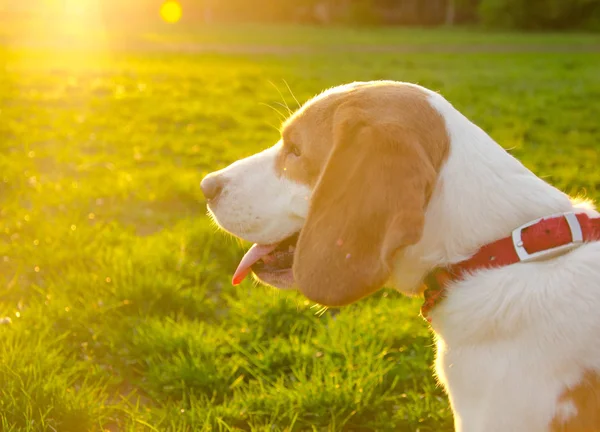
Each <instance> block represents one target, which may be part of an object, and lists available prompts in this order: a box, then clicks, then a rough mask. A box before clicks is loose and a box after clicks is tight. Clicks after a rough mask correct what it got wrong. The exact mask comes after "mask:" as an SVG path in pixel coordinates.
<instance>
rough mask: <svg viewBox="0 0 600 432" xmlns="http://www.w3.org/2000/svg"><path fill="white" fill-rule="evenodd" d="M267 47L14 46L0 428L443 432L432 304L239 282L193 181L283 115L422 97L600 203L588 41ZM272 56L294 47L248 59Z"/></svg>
mask: <svg viewBox="0 0 600 432" xmlns="http://www.w3.org/2000/svg"><path fill="white" fill-rule="evenodd" d="M255 31H256V32H257V33H253V32H252V31H248V32H244V31H241V30H240V29H239V28H238V29H236V30H233V31H230V32H227V31H225V30H223V29H219V30H218V31H216V30H215V32H216V33H215V34H217V35H218V34H222V35H226V36H223V37H222V39H219V38H218V37H216V36H213V37H212V39H211V38H209V37H208V36H206V35H209V34H210V32H209V31H204V33H202V34H201V35H200V36H197V35H188V34H186V35H182V34H175V33H170V34H167V35H163V36H160V35H159V36H160V37H159V36H155V35H154V36H153V35H147V36H145V37H144V38H142V39H144V40H146V41H147V42H148V41H150V42H151V40H152V39H153V38H155V39H156V38H158V39H160V38H163V39H168V40H169V41H170V43H171V44H177V43H183V42H186V41H187V43H188V44H189V43H192V42H193V43H194V44H202V43H209V42H210V43H216V42H218V43H219V44H221V45H224V46H225V45H228V44H230V45H232V46H233V45H234V46H236V47H237V53H235V54H233V53H218V52H213V53H201V52H190V50H188V49H185V47H182V50H180V51H183V52H177V51H178V50H177V49H173V46H171V48H170V49H169V50H168V51H169V52H163V51H161V46H162V45H160V44H157V45H156V47H155V49H147V48H148V47H152V46H153V45H152V44H151V43H150V42H148V43H149V45H147V46H146V49H145V50H143V51H140V52H136V51H135V50H133V49H121V50H117V51H115V52H113V53H111V54H109V53H106V52H102V51H99V50H95V51H90V52H87V53H85V54H82V52H80V51H69V50H68V49H65V50H63V51H61V52H48V51H45V50H44V49H41V48H36V47H35V46H34V47H31V46H30V47H29V48H23V47H21V48H19V49H16V48H14V46H13V47H10V46H5V47H4V49H2V50H1V51H0V64H3V65H4V67H3V68H0V152H1V153H0V317H5V318H3V319H2V320H1V321H0V322H1V324H0V383H1V385H0V430H2V431H7V432H8V431H59V432H70V431H73V432H82V431H102V430H105V431H111V432H115V431H209V430H214V431H217V430H219V431H220V430H222V431H232V430H253V431H263V430H269V431H307V430H317V431H328V430H331V431H338V430H344V431H392V430H397V431H421V432H423V431H440V432H443V431H450V430H452V419H451V413H450V410H449V407H448V403H447V399H446V397H445V395H444V393H443V391H442V390H441V389H440V388H438V387H437V386H436V383H435V381H434V379H433V378H432V374H431V364H432V360H433V349H432V339H431V337H430V335H429V333H428V329H427V326H426V323H425V322H424V321H423V320H422V319H421V318H419V317H418V309H419V304H420V302H419V300H418V299H407V298H403V297H401V296H400V295H398V294H397V293H395V292H392V291H390V290H383V291H381V292H379V293H378V294H376V295H374V296H372V297H371V298H369V299H366V300H364V301H361V302H359V303H358V304H355V305H353V306H349V307H346V308H343V309H341V310H329V311H326V312H324V313H322V314H321V313H320V312H319V309H318V308H315V307H314V305H313V304H311V303H310V302H308V301H306V300H305V299H304V298H302V297H301V296H300V295H297V294H295V293H281V292H275V291H274V290H271V289H268V288H264V287H257V286H254V285H253V284H252V283H251V282H245V283H243V284H242V285H241V286H239V287H232V286H230V277H231V274H232V271H233V270H234V269H235V267H236V264H237V261H238V259H239V258H240V257H241V254H242V253H243V249H244V248H245V247H247V245H242V244H240V243H238V242H237V241H234V240H232V239H231V238H229V237H226V236H224V235H221V234H217V233H216V230H215V228H214V227H213V226H211V224H210V222H209V219H208V218H207V217H206V215H205V204H204V202H203V199H202V197H201V195H200V193H199V181H200V179H201V178H202V177H203V175H204V174H206V173H208V172H210V171H212V170H215V169H218V168H221V167H223V166H225V165H227V164H228V163H230V162H232V161H234V160H236V159H238V158H240V157H243V156H247V155H250V154H252V153H253V152H255V151H257V150H259V149H261V148H263V147H266V146H268V145H270V144H272V143H273V142H275V141H276V140H277V139H278V132H277V127H278V126H279V124H280V122H281V117H280V115H279V114H278V113H277V112H276V110H279V111H281V113H282V114H285V113H286V110H285V108H283V107H282V106H281V104H283V103H284V102H283V101H284V100H285V103H287V104H288V105H289V106H290V107H292V108H294V107H296V106H297V105H296V102H295V98H297V99H298V100H299V101H301V102H302V101H305V100H307V99H308V98H309V97H311V96H312V95H314V94H315V93H317V92H319V91H321V90H322V89H324V88H326V87H328V86H332V85H337V84H340V83H344V82H348V81H353V80H369V79H384V78H385V79H396V80H403V81H412V82H417V83H420V84H422V85H425V86H427V87H430V88H432V89H435V90H439V91H441V92H442V93H443V94H444V95H445V96H446V97H447V98H448V99H449V100H451V101H452V102H453V103H454V104H455V106H456V107H457V108H458V109H460V110H461V111H462V112H464V113H465V114H466V115H467V116H469V117H470V118H471V119H472V120H474V121H475V122H476V123H477V124H479V125H480V126H482V127H483V128H484V129H486V130H487V131H488V132H489V133H490V134H491V135H492V136H493V137H494V138H495V139H496V140H497V141H499V142H500V143H501V144H502V145H503V146H504V147H505V148H507V149H511V152H512V153H513V154H514V155H516V156H517V157H519V158H520V159H521V160H523V161H524V163H525V164H526V165H527V166H528V167H529V168H531V169H532V170H533V171H534V172H535V173H536V174H538V175H540V176H542V177H544V178H545V179H546V180H547V181H549V182H551V183H553V184H555V185H557V186H558V187H560V188H561V189H562V190H564V191H566V192H568V193H571V194H578V193H585V194H587V196H588V197H590V198H593V199H598V198H600V170H599V169H598V163H599V157H598V150H599V149H600V124H599V119H600V79H599V77H600V76H599V72H598V71H599V70H600V50H598V49H597V48H598V46H600V37H599V36H597V35H596V36H594V35H564V36H560V35H547V36H546V35H510V36H509V37H508V39H506V37H504V36H502V35H498V34H489V33H477V32H474V31H470V32H467V31H460V32H456V33H452V32H448V31H439V32H436V31H428V32H425V31H424V30H414V31H412V32H411V31H409V30H398V31H393V30H385V31H376V32H375V33H374V35H375V36H373V38H374V39H372V37H371V35H370V34H369V32H368V30H363V31H362V32H361V33H360V34H358V36H354V39H352V38H351V37H349V36H348V37H344V33H343V32H345V31H346V30H339V29H338V30H331V29H309V30H307V29H298V28H294V29H290V30H289V32H287V33H286V32H285V31H284V30H282V28H281V27H278V28H260V29H255ZM219 32H221V33H219ZM346 32H347V31H346ZM247 34H248V35H249V36H247ZM282 34H283V36H281V35H282ZM424 34H426V36H423V37H425V38H426V39H425V42H424V41H423V40H422V35H424ZM253 35H254V36H253ZM257 35H258V36H257ZM336 35H337V36H336ZM420 35H421V36H420ZM361 38H362V39H361ZM449 40H450V41H451V42H452V44H453V45H454V50H453V52H440V51H443V50H437V49H436V47H439V46H443V45H446V44H448V43H449V42H448V41H449ZM340 41H342V42H343V44H341V42H340ZM360 41H371V42H372V43H371V44H372V45H373V46H377V45H389V46H392V45H395V44H398V43H403V44H405V45H406V46H413V47H417V46H420V45H419V44H421V45H423V46H424V47H425V48H424V52H418V51H419V50H418V49H417V48H415V50H414V51H415V52H410V53H407V52H394V51H393V50H390V51H386V52H372V51H369V50H360V49H355V48H356V46H358V45H362V44H363V43H362V42H360ZM365 43H366V42H365ZM257 44H258V45H268V46H271V47H279V49H280V52H279V53H277V52H273V53H272V54H262V55H259V54H256V53H254V52H247V53H244V52H243V51H244V50H243V49H242V48H243V47H244V46H248V45H252V46H254V47H255V46H256V45H257ZM474 44H475V45H479V46H482V47H490V46H494V45H498V44H502V45H503V47H504V48H503V50H502V52H495V53H494V52H493V51H494V50H493V49H490V52H489V53H486V49H480V50H478V51H477V52H472V47H473V45H474ZM507 44H508V45H507ZM290 45H292V46H293V45H301V46H303V47H309V48H311V52H310V53H307V52H298V53H293V52H291V53H290V52H287V51H286V47H289V46H290ZM581 45H585V47H586V50H583V52H581V50H577V49H575V48H574V49H573V50H572V52H570V50H569V49H568V48H569V47H577V46H579V47H581ZM186 46H187V45H186ZM523 46H526V47H527V46H529V47H530V48H529V49H528V52H519V51H520V50H519V49H517V48H518V47H523ZM175 47H177V45H175ZM240 47H242V48H240ZM461 47H463V48H464V50H461ZM511 47H515V50H514V51H515V52H511ZM557 47H559V48H560V49H557ZM192 51H195V50H192ZM213 51H218V50H216V49H213ZM274 51H276V50H274ZM536 51H539V52H536ZM554 51H556V52H554ZM282 54H286V55H282ZM284 80H285V82H284ZM285 83H287V84H285ZM287 85H289V87H290V88H291V89H292V90H293V92H294V95H295V97H294V96H292V95H291V94H290V92H289V91H288V87H287ZM269 106H271V107H269ZM272 108H275V109H272Z"/></svg>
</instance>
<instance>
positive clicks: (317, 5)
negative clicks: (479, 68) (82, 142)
mask: <svg viewBox="0 0 600 432" xmlns="http://www.w3.org/2000/svg"><path fill="white" fill-rule="evenodd" d="M165 4H167V5H170V6H166V8H167V9H170V10H171V12H170V13H171V14H172V15H171V16H170V17H169V18H170V19H171V20H178V19H179V18H177V15H178V13H177V12H176V9H181V10H183V11H185V12H184V13H183V15H182V16H181V22H182V23H184V24H188V25H193V24H208V23H232V22H238V23H240V22H262V23H275V22H276V23H303V24H320V25H331V24H352V25H374V24H380V25H421V26H423V25H424V26H439V25H460V24H481V25H483V26H485V27H490V28H493V27H503V28H516V29H589V30H591V29H596V30H597V29H599V28H600V6H599V4H600V2H599V1H598V0H298V1H292V0H253V1H247V0H227V1H221V0H178V1H172V2H164V1H161V0H128V1H123V0H101V1H98V0H22V1H18V2H16V1H14V0H2V2H1V3H0V11H2V15H3V19H4V20H7V21H8V22H11V21H15V20H19V19H30V18H33V17H35V16H43V15H46V16H48V15H50V16H52V15H57V16H60V15H63V14H67V15H79V16H82V15H91V14H94V15H100V16H102V19H103V20H104V22H105V23H106V24H107V25H108V26H126V27H131V26H145V25H151V24H152V23H153V22H155V21H156V20H157V19H158V16H157V10H158V9H160V8H161V7H163V8H165V6H164V5H165ZM165 11H166V9H165ZM165 13H167V14H169V12H168V11H166V12H165Z"/></svg>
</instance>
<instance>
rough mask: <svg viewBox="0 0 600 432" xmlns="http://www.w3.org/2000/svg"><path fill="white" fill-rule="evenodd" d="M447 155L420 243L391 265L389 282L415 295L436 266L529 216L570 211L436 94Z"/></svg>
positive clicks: (471, 250) (458, 257)
mask: <svg viewBox="0 0 600 432" xmlns="http://www.w3.org/2000/svg"><path fill="white" fill-rule="evenodd" d="M431 101H432V103H433V104H434V106H436V108H437V109H438V110H439V112H440V113H441V114H442V116H443V117H444V119H445V120H446V127H447V131H448V134H449V136H450V142H451V145H450V153H449V155H448V159H447V161H446V163H445V165H444V168H443V169H442V172H441V174H440V177H439V179H438V184H437V186H436V188H435V190H434V192H433V194H432V196H431V199H430V202H429V205H428V208H427V212H426V217H425V227H424V230H423V236H422V238H421V241H420V242H419V243H418V244H417V245H415V246H412V247H410V248H407V249H406V250H405V251H404V252H403V253H401V254H400V256H398V257H397V262H396V265H395V267H394V272H393V276H392V285H393V286H394V287H396V288H397V289H398V290H400V291H402V292H404V293H407V294H414V293H415V292H418V290H419V286H420V284H419V282H420V281H421V280H422V279H423V277H424V276H425V274H426V273H427V272H429V271H431V270H432V269H433V268H434V267H437V266H443V265H446V264H451V263H455V262H459V261H462V260H464V259H466V258H468V257H469V256H470V255H472V254H473V253H474V252H476V251H477V250H478V249H479V248H480V247H481V246H483V245H484V244H487V243H489V242H492V241H494V240H497V239H499V238H502V237H505V236H507V235H510V233H511V232H512V230H513V229H515V228H517V227H518V226H520V225H522V224H524V223H526V222H529V221H531V220H533V219H536V218H539V217H543V216H547V215H550V214H554V213H560V212H566V211H569V210H571V209H572V203H571V201H570V199H569V197H568V196H567V195H565V194H564V193H562V192H561V191H559V190H558V189H556V188H554V187H553V186H551V185H549V184H548V183H546V182H544V181H543V180H541V179H540V178H538V177H537V176H536V175H534V174H533V173H532V172H531V171H529V170H528V169H527V168H526V167H525V166H523V164H521V163H520V162H519V161H518V160H516V159H515V158H514V157H512V156H511V155H510V154H508V153H507V152H506V151H505V150H504V149H503V148H502V147H501V146H500V145H498V144H497V143H496V142H495V141H494V140H493V139H492V138H491V137H490V136H489V135H487V134H486V133H485V132H484V131H483V130H481V129H480V128H479V127H477V126H476V125H475V124H473V123H472V122H470V121H469V120H468V119H467V118H466V117H465V116H463V115H462V114H461V113H460V112H458V111H457V110H456V109H455V108H454V107H452V105H451V104H450V103H449V102H447V101H446V100H445V99H444V98H442V97H441V96H439V95H437V94H433V95H432V96H431Z"/></svg>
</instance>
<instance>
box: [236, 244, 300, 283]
mask: <svg viewBox="0 0 600 432" xmlns="http://www.w3.org/2000/svg"><path fill="white" fill-rule="evenodd" d="M299 235H300V233H296V234H294V235H291V236H290V237H287V238H286V239H284V240H282V241H280V242H279V243H274V244H270V245H260V244H254V245H253V246H252V247H251V248H250V249H249V250H248V252H246V254H245V255H244V257H243V258H242V260H241V261H240V263H239V265H238V267H237V269H236V271H235V273H234V274H233V280H232V283H233V285H239V284H240V283H241V282H242V281H243V280H244V279H245V278H246V276H248V274H249V273H250V272H251V271H252V272H254V274H256V275H257V276H258V277H259V278H260V279H263V280H264V281H265V282H267V283H271V284H274V285H277V281H278V280H281V279H286V282H288V281H289V279H290V278H292V276H291V272H292V265H293V264H294V251H295V250H296V243H297V242H298V236H299ZM287 284H288V283H286V284H285V285H287Z"/></svg>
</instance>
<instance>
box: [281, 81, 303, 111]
mask: <svg viewBox="0 0 600 432" xmlns="http://www.w3.org/2000/svg"><path fill="white" fill-rule="evenodd" d="M282 81H283V83H284V84H285V86H286V87H287V89H288V91H289V92H290V94H291V95H292V97H293V98H294V100H295V101H296V103H297V104H298V108H300V107H301V106H302V105H301V104H300V102H299V101H298V99H297V98H296V95H295V94H294V92H293V91H292V89H291V88H290V85H289V84H288V82H287V81H286V80H285V79H283V80H282Z"/></svg>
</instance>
